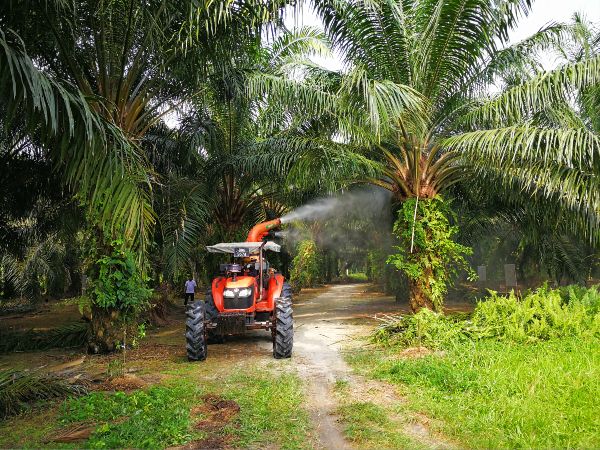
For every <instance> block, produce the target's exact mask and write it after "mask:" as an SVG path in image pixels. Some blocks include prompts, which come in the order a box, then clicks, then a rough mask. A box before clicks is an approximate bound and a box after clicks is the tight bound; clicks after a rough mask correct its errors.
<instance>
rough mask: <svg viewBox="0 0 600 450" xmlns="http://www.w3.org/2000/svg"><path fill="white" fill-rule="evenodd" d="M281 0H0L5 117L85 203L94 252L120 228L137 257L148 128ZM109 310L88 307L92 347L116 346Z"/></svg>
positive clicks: (144, 236) (142, 233) (143, 242)
mask: <svg viewBox="0 0 600 450" xmlns="http://www.w3.org/2000/svg"><path fill="white" fill-rule="evenodd" d="M282 4H283V3H280V2H262V1H260V0H258V1H253V0H250V1H248V2H245V1H242V2H236V3H235V4H233V3H229V2H212V1H210V2H202V1H201V2H196V1H187V2H170V1H167V0H162V1H161V0H157V1H150V2H140V1H137V0H129V1H127V0H122V1H100V2H95V1H88V0H81V1H77V2H63V1H58V0H57V1H49V2H44V3H39V2H35V1H23V2H8V3H3V5H2V7H0V23H1V24H2V31H0V47H1V50H0V102H1V106H2V108H3V109H6V111H7V112H8V114H7V122H8V123H9V125H10V124H11V123H12V122H15V121H17V120H22V121H25V123H26V124H27V125H26V128H27V132H28V136H30V137H31V138H32V140H31V142H32V145H31V146H30V147H29V148H26V149H24V150H23V152H28V151H31V148H33V147H40V148H42V149H44V157H45V158H47V160H48V161H50V163H51V164H52V165H53V166H54V167H56V168H57V169H58V170H59V171H60V172H61V173H62V174H63V179H64V180H65V181H66V185H67V187H68V189H69V190H70V191H71V193H72V194H73V195H75V196H76V197H77V199H78V201H79V202H80V203H81V204H82V205H83V206H85V208H86V217H87V219H88V221H89V222H90V223H91V224H92V225H93V228H94V230H95V234H96V235H97V238H98V240H97V242H98V246H99V247H100V248H99V249H98V251H99V254H100V255H101V254H102V253H103V252H104V253H106V252H108V251H109V249H108V246H109V242H110V241H112V239H114V238H115V237H123V239H124V242H125V245H126V246H127V247H130V248H134V249H136V250H139V251H138V262H140V263H142V264H143V262H144V257H145V250H146V248H147V246H148V237H149V235H150V232H151V231H152V228H153V225H154V222H155V219H156V216H155V211H154V210H153V208H152V198H151V196H152V191H153V188H154V185H155V184H156V183H157V179H156V173H155V172H154V171H153V169H152V167H151V166H150V163H149V161H148V158H147V155H146V153H145V146H146V145H147V141H146V136H147V135H148V132H149V131H150V130H151V129H153V127H156V126H159V122H160V120H161V118H162V117H163V116H164V115H165V114H167V113H168V112H169V111H170V110H171V109H172V108H173V107H174V106H177V105H179V104H181V103H183V102H186V101H190V100H191V99H192V98H193V97H194V96H195V95H198V93H199V92H200V81H201V80H202V79H203V74H205V73H206V70H205V69H206V68H207V66H210V62H211V61H212V60H215V59H217V60H218V56H217V55H223V54H224V52H223V49H226V50H231V51H232V52H235V51H237V50H236V47H235V45H232V44H235V43H239V42H245V40H247V39H248V40H251V41H256V40H259V41H260V36H261V29H262V27H263V25H264V24H265V23H269V22H270V21H273V20H278V17H279V10H280V8H281V6H282ZM225 56H227V55H225ZM90 267H92V269H91V270H92V272H94V267H95V264H94V263H92V264H91V265H90ZM91 274H92V275H94V273H91ZM109 309H110V308H108V309H107V308H103V307H98V308H96V309H95V314H94V319H93V321H92V327H93V329H94V333H92V334H93V335H94V336H96V338H98V339H100V336H103V337H102V338H101V340H102V342H101V345H99V346H96V347H98V348H103V349H110V348H113V346H114V341H115V339H114V336H113V333H112V332H111V330H110V329H111V328H112V325H111V323H112V318H113V317H115V316H118V315H119V314H118V312H119V311H118V308H117V310H116V311H111V310H109ZM115 313H116V314H115ZM96 318H98V320H96Z"/></svg>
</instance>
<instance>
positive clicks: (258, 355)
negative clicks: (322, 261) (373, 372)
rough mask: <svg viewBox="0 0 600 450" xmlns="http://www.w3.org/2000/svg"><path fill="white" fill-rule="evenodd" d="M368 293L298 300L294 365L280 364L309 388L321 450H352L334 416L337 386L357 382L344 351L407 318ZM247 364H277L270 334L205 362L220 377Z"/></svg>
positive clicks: (317, 293)
mask: <svg viewBox="0 0 600 450" xmlns="http://www.w3.org/2000/svg"><path fill="white" fill-rule="evenodd" d="M369 288H370V285H367V284H350V285H332V286H328V287H325V288H319V289H308V290H305V291H304V290H303V291H302V294H301V295H299V296H297V298H296V299H295V300H294V353H293V355H292V359H291V361H290V360H287V361H281V363H282V364H284V365H286V366H289V364H290V363H291V366H292V367H293V368H294V369H296V370H297V371H298V374H299V376H300V377H301V378H302V379H303V380H304V381H305V382H306V384H307V390H308V392H307V405H306V406H307V409H308V410H309V412H310V415H311V418H312V421H313V424H314V429H315V434H316V437H317V438H318V441H319V442H318V445H319V446H320V447H321V448H325V449H348V448H351V446H350V444H349V443H348V442H347V441H346V440H345V439H344V437H343V431H342V428H341V426H340V424H339V423H338V422H337V417H336V416H335V415H334V413H335V410H336V408H337V406H338V405H337V403H336V399H335V396H334V392H333V388H334V386H335V382H336V381H337V380H347V381H353V376H352V373H351V369H350V368H349V367H348V365H347V364H346V362H345V361H344V358H343V356H342V354H341V349H342V347H345V346H346V345H347V344H348V343H350V342H351V341H352V340H353V338H354V337H356V336H357V335H360V334H365V333H368V332H369V331H370V330H372V328H373V325H374V323H375V322H376V321H375V320H374V318H373V317H374V316H375V315H376V314H380V313H399V312H406V309H405V308H404V307H403V306H402V305H399V304H397V303H395V302H394V299H393V298H392V297H388V296H384V295H382V294H379V293H375V292H368V291H367V290H368V289H369ZM177 334H179V332H178V333H177ZM246 359H252V360H253V361H255V362H260V363H265V364H268V363H269V362H272V361H273V359H272V343H271V335H270V333H266V332H265V331H260V330H258V331H253V332H250V333H248V334H246V335H245V336H240V337H231V338H228V339H227V342H226V343H225V344H224V345H211V346H209V349H208V359H207V362H208V363H209V364H214V367H215V370H216V371H220V370H227V367H230V364H232V363H233V364H243V361H244V360H246Z"/></svg>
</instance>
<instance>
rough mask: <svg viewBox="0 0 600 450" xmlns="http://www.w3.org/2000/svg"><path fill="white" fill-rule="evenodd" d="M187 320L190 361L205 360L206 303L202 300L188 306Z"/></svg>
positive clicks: (186, 339) (188, 355)
mask: <svg viewBox="0 0 600 450" xmlns="http://www.w3.org/2000/svg"><path fill="white" fill-rule="evenodd" d="M186 315H187V319H186V321H185V328H186V331H185V341H186V349H187V357H188V360H189V361H204V360H205V359H206V354H207V346H206V329H205V327H204V316H205V305H204V302H203V301H202V300H198V301H195V302H194V303H192V304H191V305H189V306H188V308H187V311H186Z"/></svg>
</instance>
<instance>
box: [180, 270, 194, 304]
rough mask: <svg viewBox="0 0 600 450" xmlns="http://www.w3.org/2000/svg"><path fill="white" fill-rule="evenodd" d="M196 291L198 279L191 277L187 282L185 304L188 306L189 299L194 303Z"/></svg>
mask: <svg viewBox="0 0 600 450" xmlns="http://www.w3.org/2000/svg"><path fill="white" fill-rule="evenodd" d="M195 293H196V281H195V280H194V277H190V278H189V279H188V280H187V281H186V282H185V300H184V302H183V304H184V305H185V306H187V304H188V300H189V301H190V302H191V303H193V302H194V294H195Z"/></svg>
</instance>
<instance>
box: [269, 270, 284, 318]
mask: <svg viewBox="0 0 600 450" xmlns="http://www.w3.org/2000/svg"><path fill="white" fill-rule="evenodd" d="M284 281H285V278H284V277H283V275H281V274H280V273H276V274H275V275H274V276H272V277H271V278H269V285H268V286H269V287H268V289H267V292H268V294H267V298H266V300H267V305H266V306H267V308H266V309H267V310H269V311H273V310H274V309H275V299H276V298H279V297H281V290H282V289H283V282H284Z"/></svg>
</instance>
